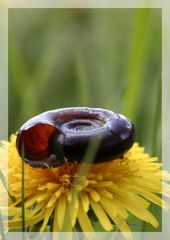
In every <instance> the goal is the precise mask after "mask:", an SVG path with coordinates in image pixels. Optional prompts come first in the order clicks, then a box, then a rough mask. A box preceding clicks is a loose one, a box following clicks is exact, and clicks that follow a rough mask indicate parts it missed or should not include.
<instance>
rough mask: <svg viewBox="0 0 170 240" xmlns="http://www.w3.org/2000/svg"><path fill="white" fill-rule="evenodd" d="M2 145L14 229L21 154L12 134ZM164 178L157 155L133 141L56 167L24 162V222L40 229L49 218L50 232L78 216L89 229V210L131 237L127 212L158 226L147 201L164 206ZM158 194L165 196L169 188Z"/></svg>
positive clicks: (71, 223) (166, 178) (64, 227)
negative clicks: (113, 155)
mask: <svg viewBox="0 0 170 240" xmlns="http://www.w3.org/2000/svg"><path fill="white" fill-rule="evenodd" d="M7 146H8V158H9V163H8V168H9V191H10V194H11V196H13V197H15V199H16V202H14V203H12V204H10V206H9V215H10V216H11V217H12V219H11V220H10V221H9V228H14V229H16V228H21V223H22V212H21V202H22V197H21V188H22V159H21V158H20V156H19V154H18V152H17V149H16V135H12V136H11V139H10V142H6V147H7ZM0 151H1V152H2V148H0ZM4 160H6V159H4ZM169 180H170V176H169V175H168V173H166V172H163V171H162V170H161V163H158V162H157V158H156V157H150V156H149V155H148V154H146V153H144V148H143V147H140V146H139V145H138V143H135V144H134V145H133V146H132V147H131V149H130V150H128V151H127V152H126V153H125V154H124V155H123V158H121V159H115V160H113V161H109V162H103V163H98V164H87V163H82V164H80V163H77V162H75V163H69V162H67V161H66V162H65V164H64V165H62V166H60V167H57V168H52V167H49V168H44V169H41V168H33V167H31V166H30V165H28V164H26V163H24V183H25V184H24V185H25V189H24V197H25V224H26V226H32V225H34V224H36V223H39V222H41V221H42V225H41V228H40V231H44V230H45V228H46V226H47V224H48V222H49V220H50V219H52V218H53V221H51V222H52V224H53V226H52V231H53V232H59V231H64V230H69V231H71V229H73V228H74V227H75V225H76V223H77V222H78V223H79V225H80V227H81V229H82V230H83V231H84V232H93V231H94V229H93V226H92V223H91V219H90V216H89V210H92V211H93V213H94V214H95V215H96V217H97V218H98V221H99V222H100V224H101V226H102V227H103V228H104V230H105V231H111V230H113V228H114V226H115V225H116V226H117V227H118V228H119V229H120V231H122V232H123V234H124V235H125V236H126V238H128V239H131V233H130V227H129V225H128V222H127V219H128V216H129V214H133V215H135V216H136V217H138V218H139V219H141V220H143V221H146V222H148V223H150V224H152V225H153V226H154V227H155V228H157V227H158V226H159V223H158V221H157V219H156V218H155V216H154V215H153V214H152V213H151V212H150V211H149V210H148V207H149V205H150V203H151V202H153V203H155V204H157V205H159V206H162V207H163V208H165V209H167V208H169V206H168V204H166V203H165V202H164V201H162V199H161V196H159V194H162V182H163V185H164V189H168V183H167V182H168V181H169ZM163 194H165V195H167V196H170V192H168V191H165V192H163ZM66 215H67V217H66V218H65V216H66ZM66 219H67V224H66Z"/></svg>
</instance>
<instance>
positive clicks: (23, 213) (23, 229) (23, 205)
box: [21, 146, 25, 240]
mask: <svg viewBox="0 0 170 240" xmlns="http://www.w3.org/2000/svg"><path fill="white" fill-rule="evenodd" d="M24 155H25V154H24V146H23V147H22V190H21V199H22V232H23V240H25V234H24V232H25V196H24V195H25V194H24V189H25V183H24Z"/></svg>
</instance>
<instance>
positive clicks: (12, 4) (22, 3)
mask: <svg viewBox="0 0 170 240" xmlns="http://www.w3.org/2000/svg"><path fill="white" fill-rule="evenodd" d="M8 8H161V9H162V70H163V72H162V161H163V169H166V170H169V171H170V159H169V149H170V137H169V136H170V125H169V123H170V107H169V103H170V80H169V79H168V77H169V76H170V44H169V43H170V1H169V0H153V1H151V0H149V1H147V0H146V1H145V0H0V139H8ZM169 221H170V212H168V213H165V212H164V211H163V215H162V232H149V233H147V232H144V233H142V234H141V233H133V239H134V240H138V239H140V240H153V239H154V240H162V239H164V240H168V239H169V237H168V236H170V227H169ZM66 234H68V233H66ZM99 235H100V236H99ZM99 235H98V236H99V239H106V234H104V233H99ZM7 239H17V240H19V239H22V234H19V233H10V234H9V235H8V237H7ZM25 239H30V238H29V237H27V236H26V238H25ZM42 239H47V236H46V237H45V238H42ZM107 239H115V240H116V239H119V240H121V239H124V237H122V234H120V233H118V234H116V235H115V233H111V236H108V234H107Z"/></svg>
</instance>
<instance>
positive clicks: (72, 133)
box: [16, 107, 135, 167]
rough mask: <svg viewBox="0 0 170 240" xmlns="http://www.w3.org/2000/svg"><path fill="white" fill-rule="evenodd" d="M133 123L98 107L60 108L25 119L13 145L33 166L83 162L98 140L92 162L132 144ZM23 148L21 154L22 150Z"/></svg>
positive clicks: (127, 147) (102, 160) (96, 161)
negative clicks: (94, 142) (90, 147)
mask: <svg viewBox="0 0 170 240" xmlns="http://www.w3.org/2000/svg"><path fill="white" fill-rule="evenodd" d="M134 135H135V131H134V124H133V123H132V122H131V121H130V120H129V119H128V118H126V117H125V116H123V115H121V114H117V113H114V112H112V111H109V110H105V109H101V108H86V107H75V108H63V109H57V110H52V111H47V112H44V113H42V114H40V115H37V116H36V117H34V118H32V119H30V120H28V121H27V122H26V123H25V124H24V125H23V126H22V127H21V128H20V130H19V132H18V135H17V141H16V146H17V149H18V152H19V154H20V156H22V155H24V159H25V162H27V163H29V164H30V165H31V166H33V167H46V166H51V167H57V166H60V165H62V164H63V163H64V162H65V159H67V161H69V162H73V161H77V162H81V161H84V156H85V154H86V152H87V150H88V147H89V146H90V144H91V143H92V142H93V141H94V140H97V141H98V147H97V149H96V152H95V154H94V155H95V156H94V159H93V162H94V163H99V162H104V161H109V160H113V159H115V158H117V157H120V156H121V155H122V154H123V153H124V152H125V151H127V150H128V149H129V148H130V147H131V146H132V145H133V143H134ZM22 150H23V153H22Z"/></svg>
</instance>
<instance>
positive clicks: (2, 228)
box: [0, 210, 5, 240]
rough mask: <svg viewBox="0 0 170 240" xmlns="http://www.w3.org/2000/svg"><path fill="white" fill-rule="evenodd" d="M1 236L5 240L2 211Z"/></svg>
mask: <svg viewBox="0 0 170 240" xmlns="http://www.w3.org/2000/svg"><path fill="white" fill-rule="evenodd" d="M0 236H1V239H2V240H5V234H4V227H3V220H2V215H1V210H0Z"/></svg>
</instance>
